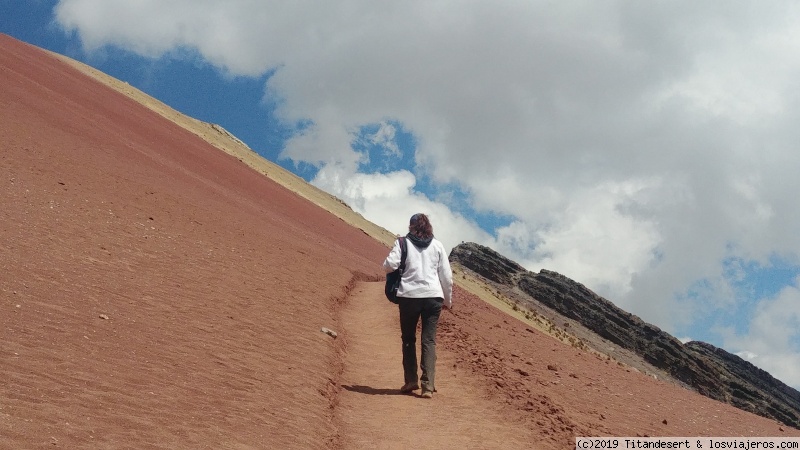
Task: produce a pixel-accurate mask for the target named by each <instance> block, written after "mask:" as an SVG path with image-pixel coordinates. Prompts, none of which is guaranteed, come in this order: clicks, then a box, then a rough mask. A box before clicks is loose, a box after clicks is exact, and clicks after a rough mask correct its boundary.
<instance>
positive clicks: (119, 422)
mask: <svg viewBox="0 0 800 450" xmlns="http://www.w3.org/2000/svg"><path fill="white" fill-rule="evenodd" d="M0 136H2V140H0V183H2V184H3V188H2V189H0V218H1V219H2V220H0V269H2V274H3V275H2V277H0V340H1V341H2V342H3V344H2V345H0V358H1V360H2V364H0V448H40V447H44V446H47V447H48V448H52V447H56V448H58V447H61V448H330V447H334V448H355V447H360V446H366V447H369V446H371V445H378V446H383V447H391V446H392V445H393V443H395V444H397V445H402V442H409V441H408V440H407V439H410V437H409V436H413V435H414V434H415V433H416V434H420V433H423V432H426V433H428V435H427V436H426V439H427V440H423V441H422V442H428V443H435V444H441V446H442V447H450V448H461V447H463V446H464V444H465V442H473V445H472V446H473V447H478V448H486V447H498V448H500V447H504V448H516V447H520V446H521V447H533V448H569V447H571V446H572V445H574V437H575V436H583V435H617V436H636V435H650V436H697V435H704V436H725V435H739V436H756V435H762V436H800V430H796V429H793V428H788V427H785V426H783V427H782V426H779V425H778V424H777V423H775V422H774V421H771V420H767V419H763V418H760V417H757V416H754V415H752V414H749V413H745V412H742V411H740V410H737V409H734V408H732V407H730V406H727V405H724V404H721V403H718V402H715V401H712V400H709V399H707V398H705V397H702V396H700V395H697V394H694V393H692V392H689V391H686V390H683V389H681V388H678V387H675V386H673V385H671V384H667V383H664V382H659V381H656V380H653V379H651V378H649V377H647V376H645V375H643V374H639V373H636V372H629V371H628V370H626V369H625V368H624V367H620V366H618V365H616V364H614V363H608V362H606V361H603V360H601V359H600V358H598V357H596V356H594V355H591V354H587V353H585V352H580V351H578V350H576V349H574V348H572V347H569V346H566V345H564V344H562V343H560V342H557V341H555V340H554V339H552V338H550V337H547V336H545V335H543V334H541V333H539V332H536V331H534V330H530V329H528V328H527V327H526V326H525V324H523V323H521V322H518V321H516V320H514V319H511V318H509V317H508V316H506V315H505V314H503V313H502V312H500V311H498V310H496V309H494V308H493V307H491V306H488V305H487V304H485V303H483V302H482V301H480V300H478V299H477V298H475V297H473V296H470V295H468V294H466V292H465V291H463V290H461V289H456V297H455V300H454V302H455V306H456V309H455V310H454V311H453V312H452V313H445V314H444V315H443V318H442V322H441V324H440V333H439V358H440V359H439V366H440V369H439V370H440V372H439V376H438V380H437V385H438V387H439V391H440V392H438V393H437V396H436V397H435V398H434V399H433V400H432V401H426V400H422V399H417V398H414V397H409V396H397V395H374V394H383V393H391V390H392V389H396V388H397V387H399V382H400V380H401V378H402V373H401V368H400V354H399V330H397V329H396V325H397V324H396V323H394V319H395V316H396V312H395V311H393V310H392V307H391V305H389V304H388V302H386V300H385V299H383V298H381V296H380V285H379V283H378V284H377V285H376V284H375V283H361V282H363V281H376V280H379V279H380V278H381V277H382V273H381V269H380V263H381V262H382V260H383V258H384V257H385V255H386V253H387V252H388V249H387V248H386V247H385V246H384V245H383V244H381V243H379V242H378V241H376V240H374V239H372V238H370V237H369V236H367V235H366V234H365V233H363V232H362V231H360V230H358V229H356V228H353V227H351V226H349V225H347V224H346V223H345V222H344V221H342V220H340V219H339V218H337V217H335V216H333V215H332V214H330V213H328V212H327V211H325V210H323V209H321V208H319V207H317V206H314V205H312V204H311V203H309V202H308V201H306V200H304V199H302V198H301V197H299V196H297V195H296V194H294V193H292V192H290V191H288V190H286V189H285V188H283V187H281V186H279V185H277V184H275V183H274V182H272V181H271V180H269V179H267V178H266V177H264V176H263V175H260V174H258V173H257V172H255V171H253V170H252V169H250V168H249V167H247V166H246V165H245V164H243V163H241V162H240V161H238V160H237V159H236V158H234V157H231V156H229V155H227V154H225V153H223V152H221V151H219V150H218V149H216V148H214V147H212V146H210V145H209V144H207V143H206V142H204V141H202V140H201V139H200V138H198V137H197V136H195V135H194V134H191V133H188V132H186V131H185V130H184V129H182V128H180V127H179V126H177V125H175V124H173V123H172V122H169V121H167V120H165V119H163V118H162V117H161V116H159V115H157V114H155V113H153V112H152V111H150V110H148V109H146V108H144V107H143V106H141V105H140V104H138V103H136V102H134V101H133V100H131V99H129V98H127V97H125V96H123V95H122V94H119V93H117V92H116V91H113V90H111V89H110V88H107V87H105V86H103V85H101V84H99V83H97V82H95V81H93V80H91V79H89V78H87V77H86V76H84V75H82V74H80V73H79V72H77V71H76V70H75V69H73V68H71V67H68V66H67V65H65V64H64V63H62V62H60V61H58V60H56V59H55V58H54V57H52V56H50V55H48V54H47V53H45V52H42V51H41V50H39V49H36V48H34V47H31V46H29V45H26V44H23V43H20V42H18V41H16V40H14V39H12V38H9V37H7V36H4V35H0ZM351 293H353V295H350V294H351ZM369 299H372V300H373V301H374V302H375V303H374V304H370V303H368V302H369V301H370V300H369ZM359 305H360V306H359ZM321 327H328V328H332V329H334V330H336V331H338V332H339V333H340V338H339V339H332V338H330V337H329V336H327V335H325V334H323V333H320V328H321ZM548 366H549V367H550V368H548ZM392 377H393V378H392ZM420 402H427V403H420ZM476 412H477V414H475V413H476ZM420 417H425V418H426V420H424V421H421V422H420ZM417 423H420V424H426V425H427V426H426V427H424V426H416V425H414V426H413V428H409V427H404V426H398V425H402V424H417ZM366 429H368V430H369V436H370V437H371V440H367V441H364V439H363V436H364V430H366ZM469 430H478V431H479V433H478V432H475V433H473V434H470V431H469ZM470 436H472V437H471V438H469V439H466V438H467V437H470ZM365 442H366V443H365ZM521 443H527V445H519V444H521Z"/></svg>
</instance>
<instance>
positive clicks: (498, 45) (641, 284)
mask: <svg viewBox="0 0 800 450" xmlns="http://www.w3.org/2000/svg"><path fill="white" fill-rule="evenodd" d="M55 14H56V19H57V20H58V22H59V23H60V24H61V25H62V26H63V27H64V28H65V29H66V30H68V31H73V32H76V33H77V34H78V35H79V36H80V38H81V39H82V41H83V43H84V45H85V47H86V48H87V49H89V50H92V49H97V48H101V47H103V46H105V45H114V46H118V47H121V48H124V49H128V50H130V51H134V52H137V53H139V54H143V55H148V56H160V55H163V54H165V53H169V52H174V51H176V50H180V49H187V48H188V49H192V50H196V52H197V53H199V54H200V55H202V57H204V58H205V59H206V60H207V61H209V62H210V63H211V64H214V65H216V66H217V67H219V68H221V70H223V71H224V72H225V73H228V74H231V75H244V76H253V75H260V74H263V73H271V76H270V77H269V79H268V81H267V85H266V86H265V95H266V96H267V97H268V98H270V99H271V100H272V103H273V104H276V105H278V106H277V109H276V110H275V111H274V113H275V115H276V116H277V117H279V118H280V119H281V120H283V121H284V122H285V123H286V124H289V125H294V126H296V127H297V128H296V129H297V133H296V134H295V135H294V136H293V137H292V138H290V139H289V140H288V141H287V142H286V145H285V147H284V149H283V152H282V157H284V158H289V159H292V160H295V161H297V162H305V163H309V164H312V165H314V166H315V167H317V168H318V169H319V172H318V173H317V175H316V178H315V179H314V180H313V182H314V183H315V184H316V185H318V186H320V187H323V188H325V189H327V190H329V191H331V192H332V193H334V194H335V195H337V196H339V197H340V198H342V199H344V200H345V201H347V202H348V203H350V204H351V205H353V206H354V208H355V209H357V210H358V211H359V212H361V213H362V214H364V215H365V216H366V217H367V218H369V219H370V220H373V221H375V222H376V223H379V224H381V225H383V226H385V227H387V228H389V229H391V230H392V231H395V232H398V233H399V232H403V231H404V230H403V229H401V228H403V227H404V226H405V224H406V223H407V220H408V216H410V214H413V213H414V212H418V211H428V212H430V213H431V215H432V218H433V219H434V222H435V223H434V225H435V226H436V227H437V235H439V236H441V237H442V238H443V240H445V241H446V242H447V243H448V245H450V246H452V245H455V244H457V243H458V242H460V241H462V240H474V241H478V242H481V243H484V244H488V245H491V246H493V247H495V248H496V249H498V250H499V251H501V252H502V253H504V254H506V255H507V256H509V257H511V258H512V259H515V260H517V261H519V262H521V263H523V264H524V265H525V266H526V267H528V268H530V269H538V268H542V267H546V268H548V269H552V270H557V271H560V272H562V273H564V274H565V275H567V276H570V277H572V278H575V279H577V280H578V281H581V282H582V283H584V284H586V285H587V286H589V287H590V288H592V289H594V290H596V291H597V292H598V293H600V294H601V295H604V296H607V297H608V298H609V299H611V300H613V301H615V302H616V303H617V304H618V305H620V306H622V307H624V308H626V309H628V310H630V311H632V312H634V313H636V314H639V315H640V316H642V317H643V318H644V319H645V320H648V321H651V322H654V323H656V324H658V325H659V326H661V327H662V328H665V329H667V330H669V331H672V332H680V333H682V334H693V335H694V334H696V333H694V332H693V331H692V330H691V325H692V323H693V321H694V320H695V319H696V318H697V316H698V314H706V315H709V314H715V315H719V316H721V317H725V314H726V311H728V310H730V309H731V308H730V307H731V303H732V302H734V303H735V302H736V301H739V300H738V298H737V295H736V292H735V286H733V284H732V280H731V279H730V273H726V267H725V261H727V260H729V259H731V258H739V259H743V260H748V261H756V262H759V263H761V264H769V261H770V258H771V257H773V256H775V255H778V256H780V257H782V258H786V259H787V260H793V261H796V260H797V255H800V234H798V233H797V232H796V230H797V229H798V228H799V227H800V209H799V208H797V207H796V204H795V203H796V202H795V200H794V199H795V197H796V192H797V191H798V190H799V189H800V177H797V176H796V174H795V173H794V172H795V171H796V168H797V167H800V152H798V151H797V150H796V148H795V145H796V144H795V143H796V142H798V138H800V136H798V134H799V133H800V131H798V127H797V126H796V123H797V121H798V119H800V102H798V94H797V92H798V90H797V89H796V81H795V80H797V79H800V57H798V56H796V55H800V52H799V51H798V50H800V33H798V31H797V30H800V27H799V26H798V25H800V6H797V5H796V4H795V3H794V2H788V1H786V2H782V1H781V2H769V3H768V4H765V3H763V2H739V3H736V4H726V5H725V6H724V7H722V6H720V5H719V4H717V3H714V2H696V1H677V2H667V3H656V4H654V3H646V4H645V3H640V2H599V3H598V2H593V1H582V2H578V3H574V2H570V3H563V2H544V1H531V2H518V3H487V2H482V1H477V0H469V1H459V2H455V1H448V0H441V1H433V2H431V1H421V0H420V1H409V2H401V3H393V4H384V3H376V2H369V1H365V0H348V1H345V2H333V3H319V2H313V3H312V2H308V1H297V2H291V3H275V2H261V1H253V0H231V1H228V2H224V3H220V2H214V1H210V0H204V1H197V0H173V1H170V2H158V1H154V0H151V1H139V2H129V1H125V0H61V1H59V2H58V5H57V7H56V9H55ZM121 17H124V18H125V20H120V18H121ZM393 124H400V125H401V126H402V128H403V130H405V131H406V132H408V133H410V134H412V135H413V136H414V140H415V146H414V148H413V149H409V148H403V147H401V146H398V145H397V140H396V135H395V133H396V129H395V125H393ZM365 126H372V127H373V129H374V130H377V131H374V132H372V133H371V134H370V135H368V136H365V135H363V134H362V133H361V130H363V129H364V127H365ZM359 139H362V140H363V139H366V140H367V141H368V142H369V143H370V144H371V145H375V146H378V147H380V148H382V149H383V150H384V152H383V155H382V157H384V158H401V157H403V156H404V152H410V151H413V166H409V167H406V168H405V170H399V171H396V172H391V173H380V172H379V171H377V170H373V171H370V170H368V169H367V170H365V167H369V165H368V164H367V165H365V163H368V162H369V157H368V156H367V155H365V153H364V152H363V151H359V149H358V148H356V147H357V145H355V144H356V143H358V142H359ZM423 179H424V180H425V181H426V183H427V187H428V188H431V187H432V189H428V188H426V189H428V190H427V191H426V189H422V188H420V181H421V180H423ZM441 186H451V187H452V186H455V188H456V189H458V190H459V192H461V193H463V194H464V195H465V196H466V199H467V202H468V206H469V207H470V208H471V209H472V210H474V211H477V212H478V213H481V214H484V215H492V214H496V215H500V216H503V217H510V218H511V220H510V221H508V222H507V223H503V224H501V225H500V226H498V227H496V228H495V229H492V230H489V232H487V231H486V230H484V229H482V228H481V227H479V226H478V224H477V223H475V221H474V220H471V219H469V218H467V217H465V215H464V214H462V213H461V212H459V211H461V209H459V207H458V206H457V205H456V204H455V202H454V201H453V200H452V199H449V198H448V197H447V196H446V195H441V194H442V192H443V191H446V189H443V190H442V191H439V190H437V187H441ZM423 191H426V192H427V193H426V194H423V193H422V192H423ZM765 304H766V303H765ZM770 304H771V303H770ZM733 309H736V308H733ZM763 314H764V316H763V317H764V319H763V320H778V317H777V316H775V315H770V314H768V313H767V312H766V311H765V312H764V313H763ZM754 320H755V319H754ZM759 323H760V322H759ZM753 325H754V326H756V325H758V324H757V323H755V322H754V324H753ZM759 326H761V325H759ZM764 326H765V327H766V325H764ZM764 333H766V331H764ZM763 339H764V340H765V342H766V339H767V338H766V335H765V336H764V337H763ZM726 342H731V343H735V341H734V340H732V338H729V339H728V340H727V341H726ZM774 343H775V345H779V346H780V347H779V348H772V349H769V348H767V347H766V344H765V347H764V348H759V349H752V350H748V351H752V352H753V353H754V354H757V355H759V356H758V357H757V358H754V360H755V359H758V360H759V361H760V362H761V363H762V364H760V365H761V366H762V367H764V368H766V369H767V370H772V368H775V370H781V369H780V367H782V365H784V364H785V363H782V362H779V361H791V362H790V363H789V364H797V362H798V361H797V359H798V358H800V356H798V355H799V354H798V349H796V348H793V347H791V346H789V344H788V343H787V342H786V341H778V340H774ZM742 351H744V350H742ZM781 351H785V352H787V353H786V354H782V353H780V352H781ZM779 354H780V355H783V356H786V358H784V357H783V356H781V357H779V356H777V355H779ZM769 355H773V356H769ZM794 367H797V365H795V366H794ZM797 384H800V380H799V381H798V382H797Z"/></svg>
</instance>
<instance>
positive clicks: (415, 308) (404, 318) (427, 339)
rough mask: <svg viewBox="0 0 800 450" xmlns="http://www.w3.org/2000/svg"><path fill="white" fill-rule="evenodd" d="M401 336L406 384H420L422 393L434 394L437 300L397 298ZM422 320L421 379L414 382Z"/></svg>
mask: <svg viewBox="0 0 800 450" xmlns="http://www.w3.org/2000/svg"><path fill="white" fill-rule="evenodd" d="M399 300H400V301H399V305H400V333H401V337H402V339H403V373H404V375H405V382H406V383H416V382H418V381H421V382H422V390H423V391H431V392H435V391H436V388H435V385H434V376H435V374H436V324H437V323H439V315H440V314H441V313H442V299H440V298H400V299H399ZM420 317H422V364H421V368H422V378H419V379H418V378H417V345H416V344H417V322H419V319H420Z"/></svg>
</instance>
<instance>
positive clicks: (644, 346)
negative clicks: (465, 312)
mask: <svg viewBox="0 0 800 450" xmlns="http://www.w3.org/2000/svg"><path fill="white" fill-rule="evenodd" d="M450 259H451V261H452V262H454V263H457V264H459V265H460V266H462V267H465V268H467V269H469V270H471V271H473V272H474V273H476V274H478V275H479V276H482V277H484V278H485V279H487V280H490V281H491V282H493V283H496V284H497V285H501V286H505V287H507V288H509V287H510V288H516V289H518V290H520V291H521V292H523V293H524V294H525V295H527V297H528V298H527V299H523V300H521V302H522V303H523V304H524V305H525V306H528V307H531V306H533V305H534V301H536V302H538V303H541V304H543V305H544V306H545V307H547V308H549V309H551V310H552V311H554V312H556V313H558V314H559V315H561V316H562V317H565V318H569V319H573V320H575V321H576V322H578V323H580V324H581V325H583V326H585V327H586V328H588V329H589V330H591V331H592V332H594V333H596V334H597V335H598V336H599V337H601V338H603V339H605V340H607V341H609V342H612V343H614V344H616V345H618V346H620V347H622V348H624V349H627V350H630V351H632V352H634V353H635V354H637V355H638V356H640V357H641V358H642V359H643V360H644V362H646V363H647V364H649V365H651V366H653V367H654V368H656V369H660V370H661V371H663V372H666V373H667V374H668V375H669V376H671V377H672V378H674V379H675V380H677V381H678V382H680V383H681V384H683V385H685V386H688V387H690V388H691V389H693V390H695V391H697V392H699V393H700V394H702V395H705V396H707V397H709V398H712V399H715V400H718V401H722V402H727V403H729V404H732V405H734V406H736V407H738V408H741V409H744V410H746V411H749V412H753V413H755V414H759V415H761V416H764V417H769V418H773V419H776V420H779V421H781V422H782V423H784V424H786V425H789V426H793V427H795V428H798V427H800V419H799V417H800V392H798V391H797V390H795V389H794V388H792V387H790V386H788V385H786V384H785V383H783V382H781V381H780V380H777V379H775V378H774V377H772V376H771V375H770V374H769V373H767V372H766V371H764V370H762V369H759V368H757V367H756V366H755V365H753V364H751V363H749V362H747V361H744V360H742V359H741V358H740V357H738V356H736V355H733V354H731V353H728V352H727V351H725V350H723V349H721V348H717V347H715V346H713V345H711V344H708V343H701V342H697V341H695V342H690V343H687V344H683V343H681V342H680V341H679V340H678V339H676V338H675V337H674V336H672V335H670V334H669V333H666V332H665V331H663V330H661V329H660V328H658V327H657V326H655V325H652V324H650V323H647V322H645V321H643V320H642V319H640V318H639V317H638V316H635V315H633V314H631V313H629V312H626V311H624V310H622V309H620V308H618V307H616V306H615V305H614V304H613V303H612V302H610V301H608V300H607V299H605V298H603V297H601V296H599V295H597V294H596V293H594V292H593V291H591V290H590V289H588V288H587V287H586V286H584V285H583V284H581V283H579V282H576V281H574V280H571V279H570V278H568V277H566V276H564V275H561V274H559V273H557V272H553V271H549V270H545V269H543V270H541V271H540V272H539V273H538V274H537V273H534V272H530V271H528V270H526V269H525V268H523V267H522V266H521V265H519V264H517V263H516V262H514V261H511V260H509V259H508V258H505V257H504V256H502V255H501V254H500V253H498V252H496V251H494V250H492V249H490V248H489V247H485V246H482V245H480V244H475V243H462V244H460V245H458V246H456V247H454V248H453V250H452V251H451V253H450ZM555 320H556V321H558V320H559V319H558V318H556V319H555ZM590 347H600V345H598V344H594V345H590ZM595 349H596V350H598V351H600V352H602V349H599V348H595Z"/></svg>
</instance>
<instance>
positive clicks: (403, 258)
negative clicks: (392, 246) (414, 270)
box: [397, 237, 408, 273]
mask: <svg viewBox="0 0 800 450" xmlns="http://www.w3.org/2000/svg"><path fill="white" fill-rule="evenodd" d="M397 240H398V241H400V267H398V269H400V273H403V272H405V270H406V253H408V250H407V249H406V238H405V237H399V238H397Z"/></svg>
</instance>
